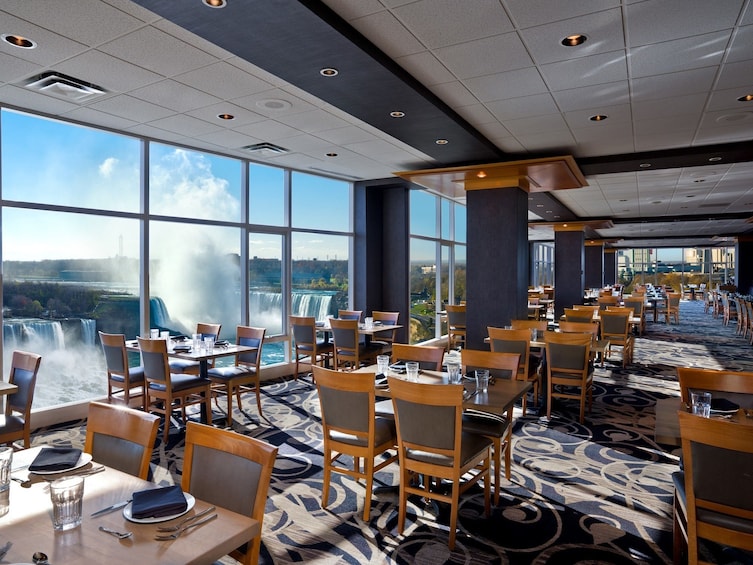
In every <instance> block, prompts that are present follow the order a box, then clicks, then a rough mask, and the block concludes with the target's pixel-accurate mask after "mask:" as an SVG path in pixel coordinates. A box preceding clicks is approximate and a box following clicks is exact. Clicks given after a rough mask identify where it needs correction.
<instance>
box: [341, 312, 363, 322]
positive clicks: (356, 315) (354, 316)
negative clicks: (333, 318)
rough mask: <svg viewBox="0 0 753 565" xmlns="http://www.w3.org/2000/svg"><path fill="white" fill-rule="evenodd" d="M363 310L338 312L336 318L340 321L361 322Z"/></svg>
mask: <svg viewBox="0 0 753 565" xmlns="http://www.w3.org/2000/svg"><path fill="white" fill-rule="evenodd" d="M362 315H363V310H338V311H337V317H338V318H339V319H341V320H357V321H359V322H360V321H361V316H362Z"/></svg>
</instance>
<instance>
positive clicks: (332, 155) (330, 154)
mask: <svg viewBox="0 0 753 565" xmlns="http://www.w3.org/2000/svg"><path fill="white" fill-rule="evenodd" d="M326 155H327V157H337V153H326Z"/></svg>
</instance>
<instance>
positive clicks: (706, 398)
mask: <svg viewBox="0 0 753 565" xmlns="http://www.w3.org/2000/svg"><path fill="white" fill-rule="evenodd" d="M690 404H691V408H692V411H693V414H698V415H699V416H703V417H704V418H708V417H709V416H711V393H710V392H691V393H690Z"/></svg>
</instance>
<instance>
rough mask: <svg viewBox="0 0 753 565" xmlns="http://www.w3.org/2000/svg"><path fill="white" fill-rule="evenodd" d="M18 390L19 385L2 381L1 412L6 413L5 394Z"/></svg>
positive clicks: (0, 388)
mask: <svg viewBox="0 0 753 565" xmlns="http://www.w3.org/2000/svg"><path fill="white" fill-rule="evenodd" d="M16 391H18V386H17V385H14V384H13V383H9V382H6V381H0V413H2V414H5V396H7V395H9V394H13V393H15V392H16Z"/></svg>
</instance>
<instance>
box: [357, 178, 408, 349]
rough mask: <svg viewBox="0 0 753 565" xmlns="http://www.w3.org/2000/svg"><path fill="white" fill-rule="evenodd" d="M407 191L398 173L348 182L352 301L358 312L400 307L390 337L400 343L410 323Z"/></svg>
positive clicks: (406, 333) (366, 312) (405, 336)
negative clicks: (352, 210) (396, 326)
mask: <svg viewBox="0 0 753 565" xmlns="http://www.w3.org/2000/svg"><path fill="white" fill-rule="evenodd" d="M409 195H410V189H409V187H408V184H407V183H406V182H405V181H402V180H400V179H383V180H376V181H367V182H358V183H356V184H355V186H354V206H355V223H354V228H355V241H354V254H353V255H354V256H353V260H352V263H353V278H352V280H351V284H352V285H353V306H354V308H355V309H356V310H363V312H364V316H367V315H370V314H371V312H373V311H374V310H381V311H387V312H400V318H399V323H400V325H402V326H403V327H402V328H401V329H400V330H398V332H397V335H396V336H395V337H396V339H397V341H398V342H401V343H407V342H408V331H409V329H410V289H409V286H408V285H409V284H410V283H409V278H410V277H409V274H410V269H409V262H410V238H409V231H410V225H409V204H410V196H409Z"/></svg>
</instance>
